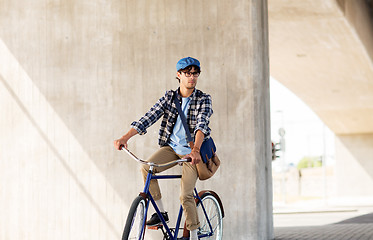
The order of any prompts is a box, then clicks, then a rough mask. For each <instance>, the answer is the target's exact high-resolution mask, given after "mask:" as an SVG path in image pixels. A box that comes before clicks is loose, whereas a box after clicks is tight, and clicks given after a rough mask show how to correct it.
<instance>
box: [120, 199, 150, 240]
mask: <svg viewBox="0 0 373 240" xmlns="http://www.w3.org/2000/svg"><path fill="white" fill-rule="evenodd" d="M145 209H146V201H145V199H144V198H143V197H142V196H138V197H137V198H135V200H134V201H133V202H132V205H131V208H130V211H129V213H128V216H127V221H126V225H125V226H124V230H123V235H122V240H130V239H136V240H137V239H139V237H140V234H141V233H142V234H143V235H144V234H145V232H144V231H145V226H143V223H144V217H145Z"/></svg>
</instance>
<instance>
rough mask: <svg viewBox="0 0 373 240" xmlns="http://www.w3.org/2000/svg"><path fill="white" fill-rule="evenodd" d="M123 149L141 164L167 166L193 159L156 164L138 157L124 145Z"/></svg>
mask: <svg viewBox="0 0 373 240" xmlns="http://www.w3.org/2000/svg"><path fill="white" fill-rule="evenodd" d="M121 150H124V151H125V152H126V153H128V155H130V157H132V158H133V159H134V160H136V161H137V162H139V163H141V164H145V165H149V166H153V167H167V166H170V165H172V164H175V163H183V162H191V161H192V159H191V158H182V159H176V160H174V161H171V162H168V163H164V164H156V163H153V162H147V161H144V160H142V159H140V158H138V157H137V156H136V155H135V154H133V153H132V152H131V151H130V150H128V149H127V148H125V147H122V148H121Z"/></svg>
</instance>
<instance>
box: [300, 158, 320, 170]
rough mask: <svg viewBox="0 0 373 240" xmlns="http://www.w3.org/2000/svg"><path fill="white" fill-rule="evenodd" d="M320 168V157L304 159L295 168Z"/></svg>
mask: <svg viewBox="0 0 373 240" xmlns="http://www.w3.org/2000/svg"><path fill="white" fill-rule="evenodd" d="M321 166H322V162H321V160H320V157H304V158H302V159H301V160H300V161H299V163H298V165H297V168H298V169H302V168H313V167H321Z"/></svg>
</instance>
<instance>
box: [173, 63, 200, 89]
mask: <svg viewBox="0 0 373 240" xmlns="http://www.w3.org/2000/svg"><path fill="white" fill-rule="evenodd" d="M177 77H178V78H179V79H180V87H185V88H186V89H194V88H195V87H196V85H197V79H198V77H199V72H198V71H197V69H195V68H194V67H192V69H191V70H190V71H189V72H181V73H180V72H177Z"/></svg>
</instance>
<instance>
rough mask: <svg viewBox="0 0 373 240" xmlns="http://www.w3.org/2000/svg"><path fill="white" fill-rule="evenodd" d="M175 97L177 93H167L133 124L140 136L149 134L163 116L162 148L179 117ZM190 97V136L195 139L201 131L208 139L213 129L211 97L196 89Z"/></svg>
mask: <svg viewBox="0 0 373 240" xmlns="http://www.w3.org/2000/svg"><path fill="white" fill-rule="evenodd" d="M178 90H179V89H178ZM178 90H177V91H178ZM175 95H176V91H172V90H170V91H167V92H166V94H165V95H164V96H163V97H161V98H160V99H159V100H158V101H157V103H156V104H154V106H153V107H152V108H151V109H150V110H149V111H148V112H147V113H146V114H145V115H144V116H143V117H142V118H140V120H139V121H137V122H136V121H135V122H133V123H131V126H132V127H133V128H134V129H135V130H136V131H137V132H138V133H139V134H140V135H143V134H145V133H146V132H147V131H146V129H147V128H148V127H150V126H151V125H153V124H154V123H155V122H156V121H157V120H158V119H160V118H161V117H162V116H163V119H162V122H161V126H160V129H159V136H158V144H159V145H160V146H165V145H168V143H169V142H170V136H171V133H172V131H173V128H174V125H175V123H176V119H177V117H178V112H177V108H176V106H175V103H174V102H173V98H174V96H175ZM177 96H178V99H179V100H180V101H181V97H180V96H179V95H177ZM190 97H191V101H190V104H189V109H188V115H187V122H188V125H189V131H190V135H191V136H192V139H194V136H195V133H196V132H197V131H198V130H201V131H202V132H203V134H204V135H205V139H207V138H209V137H210V132H211V129H210V128H209V126H208V125H209V122H210V116H211V115H212V113H213V111H212V101H211V96H210V95H208V94H206V93H203V92H202V91H200V90H198V89H195V90H194V92H193V93H192V95H191V96H190ZM185 138H186V136H185Z"/></svg>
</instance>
